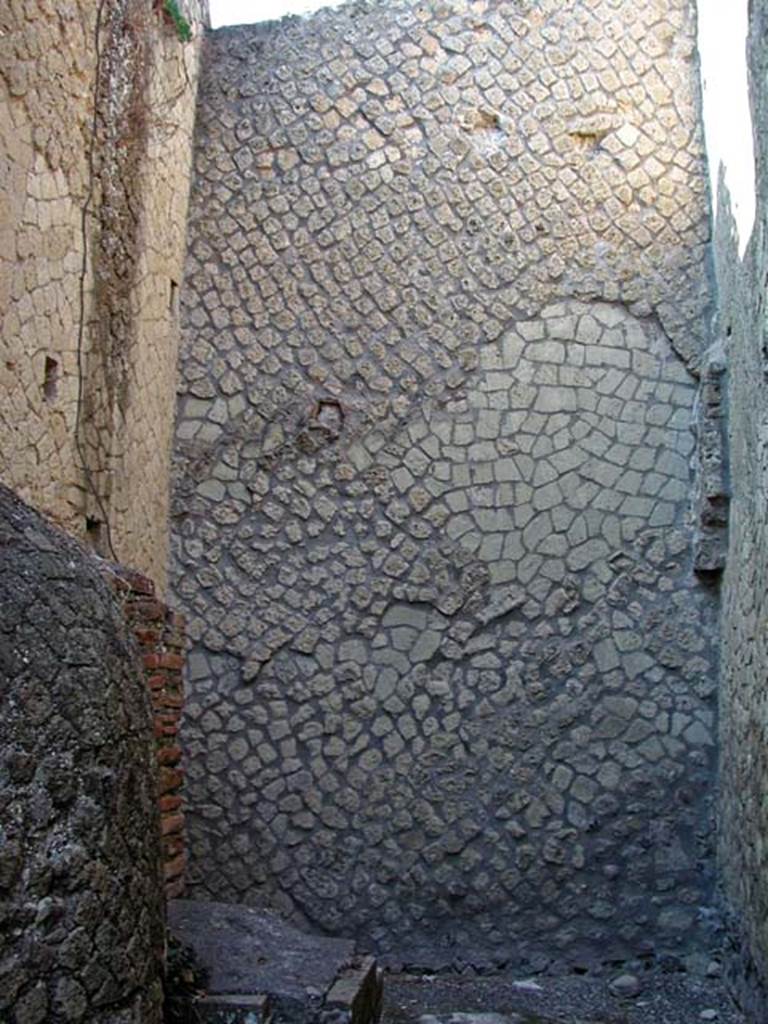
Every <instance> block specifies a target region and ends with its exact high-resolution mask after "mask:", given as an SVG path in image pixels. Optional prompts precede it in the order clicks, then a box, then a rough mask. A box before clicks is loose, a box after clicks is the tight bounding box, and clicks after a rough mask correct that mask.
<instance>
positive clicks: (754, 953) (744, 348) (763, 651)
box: [704, 0, 768, 1022]
mask: <svg viewBox="0 0 768 1024" xmlns="http://www.w3.org/2000/svg"><path fill="white" fill-rule="evenodd" d="M749 8H750V19H749V47H748V63H749V77H750V86H751V99H752V117H753V123H754V132H755V134H754V140H755V148H756V158H757V159H756V171H757V188H756V217H755V224H754V230H753V231H752V234H751V238H750V237H749V235H747V237H743V229H742V237H741V238H739V236H738V235H737V231H736V222H735V221H734V219H733V217H732V216H731V210H730V189H729V185H730V184H731V182H732V181H733V180H734V179H732V177H731V170H730V169H731V167H732V166H734V165H735V164H737V163H738V161H739V159H740V158H741V148H739V149H737V150H736V151H735V152H734V151H726V152H724V153H723V159H724V165H723V166H721V165H720V164H715V165H713V166H712V168H711V171H712V174H713V178H714V186H715V188H717V187H718V178H719V179H720V180H719V191H720V194H719V202H718V218H717V226H716V233H715V256H716V272H717V283H718V289H719V315H718V319H717V325H716V326H717V333H718V336H719V337H720V338H721V340H722V342H723V345H724V347H725V349H726V351H727V357H728V379H727V401H728V441H729V457H730V471H731V472H730V478H731V491H732V497H731V516H730V538H729V547H728V561H727V566H726V572H725V581H724V582H725V587H724V595H723V615H722V670H721V671H722V692H721V698H720V699H721V715H722V719H721V723H722V724H721V730H720V738H721V745H722V753H721V761H720V805H719V818H720V830H719V853H720V862H721V866H722V873H723V886H724V895H725V899H726V903H727V906H728V909H729V912H730V919H729V926H730V935H731V938H732V941H733V960H732V962H731V965H730V968H731V974H732V978H731V980H732V981H733V984H734V990H735V992H736V993H737V995H738V997H739V999H740V1001H741V1002H742V1003H743V1005H744V1006H745V1008H746V1009H747V1010H748V1015H749V1019H750V1020H751V1021H755V1022H758V1021H763V1020H765V1019H766V1018H767V1017H768V803H766V787H767V786H768V701H767V698H766V685H765V681H766V665H768V635H767V634H766V623H767V622H768V599H767V598H768V590H767V588H766V580H768V514H767V512H766V509H767V508H768V501H767V496H768V330H767V324H766V281H767V280H768V210H767V209H766V195H768V136H767V135H766V116H768V91H767V90H768V50H766V38H768V4H766V3H765V0H753V2H752V3H750V5H749ZM706 73H707V66H706V64H705V66H704V74H705V75H706ZM740 180H743V176H740V175H739V176H737V177H736V179H735V181H736V183H737V186H738V182H739V181H740ZM744 198H745V197H744V196H743V195H742V196H741V199H742V208H743V207H744V205H746V204H745V203H744ZM747 243H748V244H747ZM744 247H746V251H745V252H744V256H743V259H740V255H739V253H740V249H742V248H744Z"/></svg>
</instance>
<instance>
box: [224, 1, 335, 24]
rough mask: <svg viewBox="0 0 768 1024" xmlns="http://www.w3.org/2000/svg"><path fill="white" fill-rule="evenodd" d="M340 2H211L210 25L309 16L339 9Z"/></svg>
mask: <svg viewBox="0 0 768 1024" xmlns="http://www.w3.org/2000/svg"><path fill="white" fill-rule="evenodd" d="M341 2H342V0H338V2H336V3H334V2H332V0H331V2H328V0H211V25H212V26H213V28H219V27H220V26H222V25H247V24H249V23H251V22H255V21H271V20H273V19H275V18H282V17H284V16H285V15H286V14H310V13H311V12H312V11H317V10H319V9H320V8H321V7H339V6H340V3H341Z"/></svg>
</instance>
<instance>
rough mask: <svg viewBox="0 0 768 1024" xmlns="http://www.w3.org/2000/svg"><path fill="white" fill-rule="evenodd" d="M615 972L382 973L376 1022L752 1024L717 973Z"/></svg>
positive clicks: (454, 1023) (383, 1023)
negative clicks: (629, 974) (603, 974)
mask: <svg viewBox="0 0 768 1024" xmlns="http://www.w3.org/2000/svg"><path fill="white" fill-rule="evenodd" d="M617 977H618V976H617ZM617 977H614V978H608V977H606V978H590V977H579V976H573V975H569V976H564V977H550V976H544V975H539V976H537V977H535V978H523V977H517V978H516V977H513V976H509V975H491V976H482V977H481V976H474V977H467V976H464V975H455V974H454V975H450V974H441V975H428V974H422V975H413V974H411V975H409V974H387V975H386V976H385V979H384V1016H383V1021H382V1024H705V1022H714V1024H751V1022H748V1021H746V1019H745V1018H744V1017H743V1016H742V1014H741V1013H740V1012H739V1011H738V1010H737V1009H736V1008H735V1007H734V1006H733V1005H732V1003H731V1002H730V1001H729V999H728V996H727V995H726V993H725V991H724V988H723V985H722V982H721V980H720V979H719V978H717V977H707V976H702V977H697V976H694V975H689V974H664V973H661V972H659V973H656V972H648V973H647V974H645V975H640V974H639V975H634V976H632V980H630V981H626V980H625V981H624V982H623V986H622V984H620V985H619V986H618V987H619V990H621V989H622V987H624V989H625V990H627V991H629V992H635V991H636V994H633V995H631V996H630V995H624V996H622V995H619V994H614V992H612V991H611V988H610V985H611V982H614V985H615V983H616V981H617ZM625 978H626V976H625Z"/></svg>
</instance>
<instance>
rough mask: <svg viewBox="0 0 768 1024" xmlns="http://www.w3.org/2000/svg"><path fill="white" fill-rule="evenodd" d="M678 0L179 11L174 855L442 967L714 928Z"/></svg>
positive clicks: (693, 181)
mask: <svg viewBox="0 0 768 1024" xmlns="http://www.w3.org/2000/svg"><path fill="white" fill-rule="evenodd" d="M691 21H692V19H691V10H690V5H689V4H688V3H687V2H684V0H679V2H668V3H646V4H637V3H634V2H632V3H630V2H623V0H589V2H586V0H585V2H573V0H572V2H569V3H565V4H564V3H563V2H562V0H541V2H537V3H530V2H526V0H514V2H513V0H509V2H501V0H439V2H438V0H435V2H430V3H427V4H423V3H422V4H418V3H410V2H405V0H395V2H392V0H389V2H386V3H377V2H367V3H358V4H353V5H351V6H349V7H346V8H342V9H341V10H338V11H332V12H331V11H327V12H321V13H319V14H318V15H316V16H314V17H312V18H311V19H308V20H306V21H303V20H298V19H291V20H287V21H285V22H283V23H280V24H268V25H263V26H254V27H251V28H240V29H237V30H221V31H219V32H216V33H214V34H213V35H211V36H210V37H209V39H208V40H207V41H206V53H205V71H204V76H203V83H202V94H201V104H200V109H199V114H198V134H197V144H196V156H195V161H196V183H195V187H194V194H193V198H192V204H191V220H190V255H189V261H188V265H187V272H186V284H185V288H184V293H183V319H184V340H183V353H182V363H181V368H182V377H183V384H182V387H181V394H180V404H179V414H178V424H177V432H176V460H177V470H178V479H177V485H176V494H175V502H176V504H175V509H174V523H175V537H174V548H175V555H174V557H175V568H174V584H173V586H174V592H175V595H176V599H177V600H178V601H179V602H181V603H182V605H183V606H184V608H185V610H186V611H187V613H188V617H189V631H190V635H191V638H192V641H193V650H192V654H191V658H190V674H189V686H190V697H189V705H188V713H187V719H186V723H185V729H186V739H185V742H186V748H187V753H188V756H189V758H190V765H189V793H190V803H191V805H192V811H191V814H190V818H189V822H190V844H191V859H192V879H193V881H194V882H195V886H196V889H195V891H196V892H198V893H200V894H202V893H207V894H209V895H211V896H214V897H217V898H223V899H242V900H245V901H251V902H259V901H263V900H266V901H269V902H272V903H274V904H276V905H277V906H280V907H282V908H284V909H286V910H288V911H289V912H290V913H292V914H293V915H294V916H295V917H296V918H297V919H299V920H304V921H305V922H310V923H311V924H313V925H314V926H319V927H321V928H324V929H326V930H329V931H334V932H343V933H347V934H355V935H358V936H360V937H362V938H363V939H364V940H365V941H366V942H368V943H371V944H375V945H376V946H377V947H378V949H379V950H394V949H396V950H397V951H398V956H400V957H404V958H405V959H410V960H411V961H412V962H419V963H424V964H433V965H434V964H438V965H439V964H444V963H451V962H453V961H455V960H458V961H461V960H467V959H470V960H473V961H474V962H477V963H488V962H494V963H503V962H526V961H527V962H529V963H530V962H531V961H532V960H533V959H534V958H537V957H539V958H540V957H542V956H545V955H546V956H550V957H553V958H554V959H556V960H560V959H566V960H569V961H570V962H572V963H586V964H588V965H590V964H592V965H593V964H595V963H596V962H597V961H598V960H600V959H601V958H608V957H623V956H628V955H636V954H638V953H645V954H648V955H651V954H652V953H653V952H654V951H655V950H658V949H662V948H666V949H670V948H672V949H674V950H675V951H676V952H678V953H679V952H680V951H686V950H688V949H690V948H693V946H694V945H695V943H696V942H701V941H705V940H706V939H707V937H708V935H709V932H708V923H709V922H711V921H712V920H713V916H712V913H711V897H712V882H713V857H712V853H713V849H712V848H713V842H714V841H713V825H712V808H711V805H710V793H711V784H712V778H713V759H714V742H715V729H716V723H715V693H716V650H715V635H716V626H715V621H714V616H715V612H716V607H715V595H714V592H712V591H710V590H709V589H707V587H705V586H703V585H701V584H700V583H699V582H698V581H697V579H696V578H695V576H694V574H693V571H692V550H691V542H692V536H693V517H692V514H691V511H690V504H691V494H692V486H691V469H690V465H689V463H690V461H691V457H692V454H693V447H694V441H693V435H692V432H691V425H692V418H693V406H694V397H695V391H696V387H695V384H696V382H695V374H696V373H697V372H698V370H699V368H700V366H701V365H702V362H703V356H704V353H705V351H706V350H707V348H708V346H709V337H708V314H709V305H708V304H709V296H708V291H707V279H706V273H705V254H706V246H707V243H708V240H709V226H708V206H707V187H706V180H705V177H704V173H703V154H702V145H701V136H700V129H699V127H698V118H697V87H696V84H695V83H696V78H695V67H694V60H693V54H694V38H693V30H692V23H691ZM544 950H546V954H545V953H544Z"/></svg>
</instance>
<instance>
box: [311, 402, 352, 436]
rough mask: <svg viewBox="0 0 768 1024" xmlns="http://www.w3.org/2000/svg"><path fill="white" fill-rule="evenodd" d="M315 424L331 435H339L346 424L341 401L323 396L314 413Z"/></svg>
mask: <svg viewBox="0 0 768 1024" xmlns="http://www.w3.org/2000/svg"><path fill="white" fill-rule="evenodd" d="M312 421H313V425H314V426H317V427H321V428H322V429H323V430H325V431H327V432H328V434H330V435H331V437H338V436H339V434H340V433H341V428H342V427H343V426H344V411H343V409H342V408H341V403H340V402H337V401H336V400H335V399H332V398H321V399H320V401H319V402H318V403H317V405H316V406H315V408H314V411H313V414H312Z"/></svg>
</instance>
